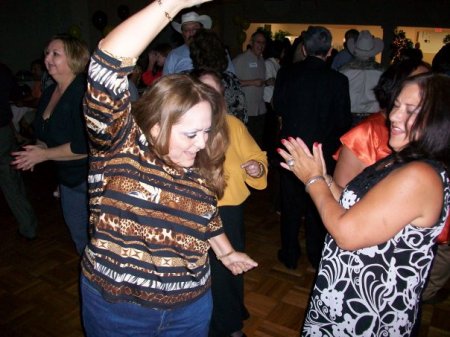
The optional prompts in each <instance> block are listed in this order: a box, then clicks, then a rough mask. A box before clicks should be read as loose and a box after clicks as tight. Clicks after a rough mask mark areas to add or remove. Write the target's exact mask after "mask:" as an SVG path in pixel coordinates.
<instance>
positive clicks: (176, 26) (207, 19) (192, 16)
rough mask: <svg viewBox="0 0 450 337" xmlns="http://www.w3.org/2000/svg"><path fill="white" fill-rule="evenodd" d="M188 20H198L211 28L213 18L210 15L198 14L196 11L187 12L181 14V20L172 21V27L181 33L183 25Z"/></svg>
mask: <svg viewBox="0 0 450 337" xmlns="http://www.w3.org/2000/svg"><path fill="white" fill-rule="evenodd" d="M186 22H198V23H201V24H202V26H203V28H206V29H210V28H211V26H212V20H211V18H210V17H209V16H208V15H198V14H197V13H195V12H189V13H186V14H183V15H182V16H181V22H180V23H178V22H175V21H172V27H173V29H175V30H176V31H177V32H178V33H180V34H181V26H182V25H183V24H184V23H186Z"/></svg>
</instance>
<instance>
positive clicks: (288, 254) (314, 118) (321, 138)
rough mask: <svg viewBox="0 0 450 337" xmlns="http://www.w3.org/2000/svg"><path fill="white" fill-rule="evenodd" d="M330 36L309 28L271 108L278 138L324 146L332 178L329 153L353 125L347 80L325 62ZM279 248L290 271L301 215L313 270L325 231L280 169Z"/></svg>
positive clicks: (303, 196) (283, 74)
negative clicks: (275, 116) (279, 121)
mask: <svg viewBox="0 0 450 337" xmlns="http://www.w3.org/2000/svg"><path fill="white" fill-rule="evenodd" d="M331 39H332V37H331V33H330V31H329V30H328V29H326V28H324V27H320V26H311V27H309V28H308V30H307V31H306V33H305V34H304V46H303V48H304V52H305V54H306V55H307V57H306V59H305V60H303V61H301V62H297V63H294V64H292V65H290V66H288V67H286V68H281V69H280V71H279V72H278V76H277V79H276V83H275V90H274V95H273V105H274V109H275V111H277V113H279V114H280V116H281V118H282V127H281V138H287V137H300V138H302V139H303V140H304V141H305V143H306V144H307V145H308V146H309V147H310V148H311V146H312V145H313V143H314V142H318V143H322V144H323V152H324V156H325V161H326V164H327V172H328V173H329V174H331V175H332V174H333V169H334V166H335V163H334V160H333V159H332V154H333V153H334V152H335V151H336V150H337V149H338V147H339V145H340V142H339V137H340V136H341V135H342V134H343V133H344V132H346V131H347V130H348V129H349V128H350V125H351V114H350V96H349V85H348V80H347V78H346V77H345V76H344V75H342V74H340V73H338V72H337V71H335V70H332V69H329V67H328V66H327V64H326V62H325V60H326V58H327V56H328V55H329V53H330V51H331ZM280 184H281V249H280V251H279V252H278V259H279V260H280V261H281V262H283V263H284V265H285V266H286V267H287V268H289V269H295V268H296V267H297V261H298V258H299V256H300V245H299V242H298V234H299V228H300V223H301V221H302V217H303V216H305V225H306V228H305V229H306V250H307V256H308V260H309V262H310V263H311V265H312V267H314V268H317V266H318V264H319V262H320V258H321V251H322V246H323V240H324V237H325V234H326V230H325V228H324V226H323V224H322V222H321V220H320V217H319V215H318V213H317V211H316V208H315V206H314V204H313V203H312V200H311V199H310V198H309V196H308V194H307V193H306V192H305V186H304V185H303V184H302V183H301V182H300V181H299V180H298V179H297V178H296V177H295V176H294V174H292V173H291V172H289V171H286V170H281V176H280Z"/></svg>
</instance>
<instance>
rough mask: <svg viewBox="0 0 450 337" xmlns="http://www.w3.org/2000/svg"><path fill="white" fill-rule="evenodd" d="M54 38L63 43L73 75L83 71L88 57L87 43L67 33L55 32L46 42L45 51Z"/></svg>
mask: <svg viewBox="0 0 450 337" xmlns="http://www.w3.org/2000/svg"><path fill="white" fill-rule="evenodd" d="M55 40H59V41H61V42H62V43H63V46H64V52H65V53H66V56H67V63H68V65H69V68H70V70H72V72H73V73H74V74H75V75H78V74H80V73H82V72H84V71H85V70H86V66H87V64H88V62H89V57H90V54H89V49H88V47H87V45H86V44H85V43H84V42H83V41H81V40H79V39H77V38H75V37H73V36H70V35H68V34H57V35H54V36H53V37H52V38H51V39H50V41H49V42H48V43H47V47H46V48H45V51H47V48H48V45H49V44H50V42H53V41H55Z"/></svg>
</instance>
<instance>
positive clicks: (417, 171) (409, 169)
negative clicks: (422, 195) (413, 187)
mask: <svg viewBox="0 0 450 337" xmlns="http://www.w3.org/2000/svg"><path fill="white" fill-rule="evenodd" d="M392 173H393V175H396V174H397V175H399V176H401V177H402V179H404V180H408V181H411V183H416V184H418V185H422V184H425V185H427V184H437V185H440V186H441V187H442V178H441V177H440V176H439V173H438V172H437V171H436V169H435V168H434V167H433V166H431V165H430V164H428V163H426V162H423V161H414V162H411V163H408V164H406V165H404V166H402V167H400V168H399V169H397V170H395V171H393V172H392Z"/></svg>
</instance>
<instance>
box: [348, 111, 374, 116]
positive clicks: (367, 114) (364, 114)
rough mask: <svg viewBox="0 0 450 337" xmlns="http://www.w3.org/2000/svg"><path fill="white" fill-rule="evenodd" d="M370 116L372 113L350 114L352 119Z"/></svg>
mask: <svg viewBox="0 0 450 337" xmlns="http://www.w3.org/2000/svg"><path fill="white" fill-rule="evenodd" d="M371 114H373V112H352V116H354V117H368V116H370V115H371Z"/></svg>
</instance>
